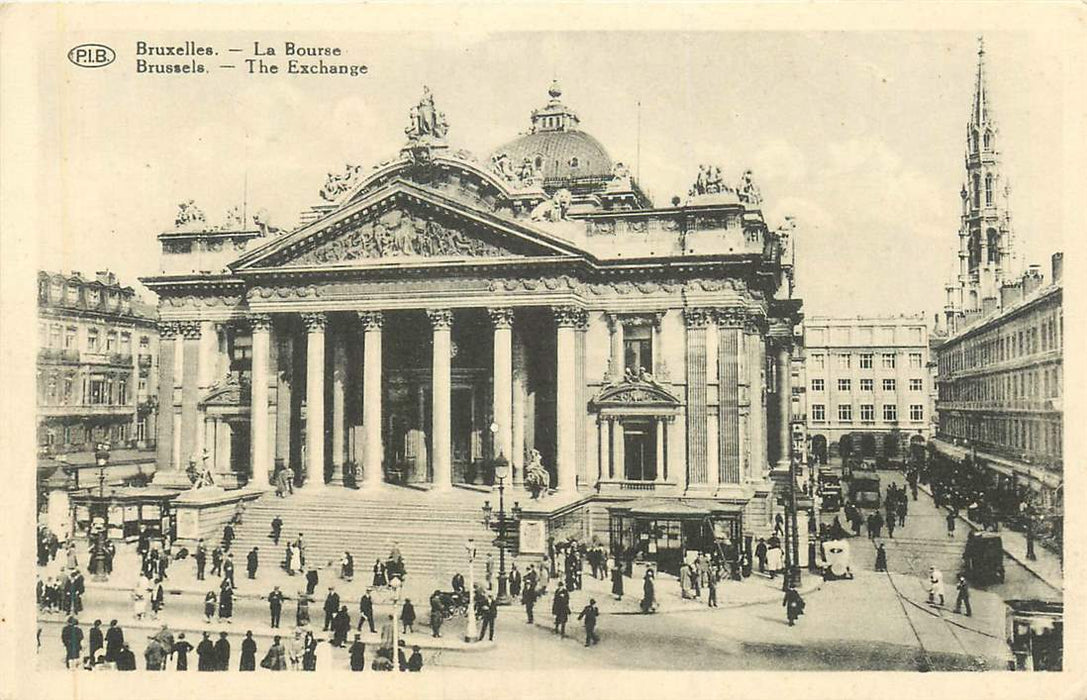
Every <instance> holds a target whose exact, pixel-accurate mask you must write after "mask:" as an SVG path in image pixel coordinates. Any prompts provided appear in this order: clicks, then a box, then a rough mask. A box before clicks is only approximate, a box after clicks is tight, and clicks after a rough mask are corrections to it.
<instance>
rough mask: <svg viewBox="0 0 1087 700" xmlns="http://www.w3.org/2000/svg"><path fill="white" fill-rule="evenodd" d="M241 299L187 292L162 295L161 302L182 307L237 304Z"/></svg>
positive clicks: (238, 297)
mask: <svg viewBox="0 0 1087 700" xmlns="http://www.w3.org/2000/svg"><path fill="white" fill-rule="evenodd" d="M241 301H242V298H241V297H240V296H233V295H231V296H222V295H212V296H196V295H195V294H187V295H185V296H177V297H174V296H164V297H162V302H163V303H164V304H166V305H168V306H172V307H174V308H183V307H186V306H191V307H198V308H199V307H209V308H210V307H215V306H237V305H238V304H240V303H241Z"/></svg>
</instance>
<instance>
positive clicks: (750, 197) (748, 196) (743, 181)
mask: <svg viewBox="0 0 1087 700" xmlns="http://www.w3.org/2000/svg"><path fill="white" fill-rule="evenodd" d="M753 176H754V173H753V172H751V170H750V169H748V170H745V171H744V174H743V175H742V176H741V177H740V192H739V196H740V201H741V202H746V203H747V204H753V205H759V204H762V192H760V191H759V186H758V185H756V184H755V182H754V179H753Z"/></svg>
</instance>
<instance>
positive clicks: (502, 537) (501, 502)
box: [494, 453, 510, 605]
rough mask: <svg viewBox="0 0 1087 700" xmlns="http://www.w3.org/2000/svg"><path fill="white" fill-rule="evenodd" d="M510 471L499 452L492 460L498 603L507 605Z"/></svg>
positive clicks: (507, 463)
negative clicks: (496, 493) (507, 535)
mask: <svg viewBox="0 0 1087 700" xmlns="http://www.w3.org/2000/svg"><path fill="white" fill-rule="evenodd" d="M509 473H510V463H509V460H507V459H506V457H505V455H503V454H501V453H499V455H498V458H497V459H496V460H495V461H494V476H495V478H496V479H498V603H499V605H509V602H510V596H509V588H508V586H507V585H506V584H507V582H506V501H505V491H506V486H505V481H506V477H508V476H509Z"/></svg>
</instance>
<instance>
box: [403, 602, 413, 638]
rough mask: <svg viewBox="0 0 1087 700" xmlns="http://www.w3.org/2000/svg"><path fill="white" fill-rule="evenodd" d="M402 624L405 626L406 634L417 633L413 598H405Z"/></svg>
mask: <svg viewBox="0 0 1087 700" xmlns="http://www.w3.org/2000/svg"><path fill="white" fill-rule="evenodd" d="M400 624H401V625H403V631H404V634H414V633H415V606H414V605H412V604H411V598H405V599H404V604H403V605H402V606H400Z"/></svg>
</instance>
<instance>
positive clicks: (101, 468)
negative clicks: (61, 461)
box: [91, 442, 109, 581]
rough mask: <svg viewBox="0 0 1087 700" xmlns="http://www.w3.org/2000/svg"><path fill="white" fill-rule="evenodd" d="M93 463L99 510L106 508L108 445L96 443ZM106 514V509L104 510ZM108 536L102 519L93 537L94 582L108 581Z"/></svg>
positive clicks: (92, 561) (106, 522) (106, 525)
mask: <svg viewBox="0 0 1087 700" xmlns="http://www.w3.org/2000/svg"><path fill="white" fill-rule="evenodd" d="M94 461H95V464H96V465H98V504H99V507H100V508H106V466H107V465H109V445H108V444H107V443H101V442H100V443H98V444H97V445H95V449H94ZM106 512H107V513H108V512H109V511H108V509H106ZM92 522H93V521H92ZM108 536H109V525H108V520H107V519H106V518H103V523H102V528H101V529H100V530H98V532H97V533H96V536H95V542H94V545H93V547H94V552H93V556H92V557H91V564H92V566H93V569H94V577H93V578H94V580H95V581H108V580H109V576H108V575H107V574H106V538H107V537H108Z"/></svg>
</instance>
